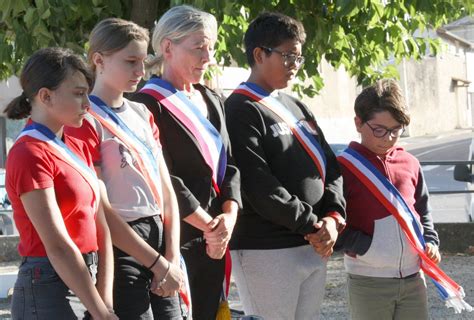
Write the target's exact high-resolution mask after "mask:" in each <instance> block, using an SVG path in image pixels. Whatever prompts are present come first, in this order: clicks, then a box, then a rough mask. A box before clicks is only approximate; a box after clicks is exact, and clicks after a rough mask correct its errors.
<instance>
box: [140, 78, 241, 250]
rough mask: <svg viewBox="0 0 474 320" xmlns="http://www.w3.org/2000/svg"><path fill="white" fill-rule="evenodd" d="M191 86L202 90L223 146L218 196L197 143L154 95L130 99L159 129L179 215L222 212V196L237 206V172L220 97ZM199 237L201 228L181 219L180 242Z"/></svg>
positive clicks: (196, 87) (198, 88)
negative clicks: (147, 112) (222, 173)
mask: <svg viewBox="0 0 474 320" xmlns="http://www.w3.org/2000/svg"><path fill="white" fill-rule="evenodd" d="M194 87H195V89H197V90H199V91H200V92H201V93H202V95H203V97H204V100H205V101H206V103H207V107H208V113H209V116H208V119H209V121H210V122H211V123H212V124H213V125H214V127H215V128H216V129H217V131H219V133H220V135H221V137H222V140H223V143H224V146H225V148H226V150H227V168H226V173H225V178H224V181H223V182H222V185H221V186H220V192H221V194H220V196H219V197H218V196H217V194H216V192H215V190H214V188H213V187H212V175H211V169H210V168H209V167H208V165H207V164H206V163H205V161H204V158H203V157H202V155H201V152H200V151H199V145H198V143H197V141H196V139H195V138H194V137H193V135H192V134H191V133H190V132H189V131H188V129H186V127H185V126H184V125H183V124H182V123H181V122H179V120H178V119H177V118H176V117H174V116H173V115H172V114H171V113H170V112H169V111H168V110H167V109H166V108H165V107H164V106H162V105H161V104H160V103H159V102H158V101H157V100H156V99H155V98H154V97H152V96H150V95H148V94H146V93H137V94H135V95H133V96H132V100H134V101H138V102H141V103H143V104H145V105H146V106H147V107H148V109H149V110H150V111H151V112H152V113H153V116H154V118H155V123H156V124H157V126H158V128H159V130H160V142H161V145H162V147H163V154H164V158H165V160H166V164H167V166H168V170H169V172H170V176H171V181H172V183H173V187H174V190H175V192H176V196H177V198H178V204H179V211H180V216H181V219H183V218H185V217H187V216H188V215H190V214H191V213H193V212H194V211H196V209H197V208H198V207H199V206H201V207H202V208H203V209H204V210H205V211H207V212H208V213H209V214H210V215H211V216H213V217H215V216H217V215H219V214H221V213H222V203H223V202H225V201H226V200H235V201H236V202H238V203H239V206H241V197H240V174H239V170H238V169H237V167H236V166H235V164H234V160H233V158H232V155H231V150H230V142H229V136H228V134H227V129H226V126H225V116H224V111H223V104H222V101H221V100H220V98H219V96H218V95H217V94H216V93H215V92H213V91H212V90H210V89H209V88H207V87H205V86H202V85H199V84H198V85H195V86H194ZM199 237H202V231H200V230H198V229H196V228H194V227H193V226H191V225H190V224H188V223H186V222H184V221H182V223H181V244H185V243H187V242H189V241H191V240H193V239H196V238H199Z"/></svg>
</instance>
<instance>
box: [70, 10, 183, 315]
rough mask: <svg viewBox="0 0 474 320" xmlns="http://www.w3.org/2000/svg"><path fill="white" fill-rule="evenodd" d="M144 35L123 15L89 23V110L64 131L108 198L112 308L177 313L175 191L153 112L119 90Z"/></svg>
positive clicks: (130, 86) (131, 82) (136, 72)
mask: <svg viewBox="0 0 474 320" xmlns="http://www.w3.org/2000/svg"><path fill="white" fill-rule="evenodd" d="M148 40H149V38H148V31H147V30H146V29H144V28H141V27H139V26H138V25H136V24H135V23H133V22H129V21H125V20H122V19H117V18H109V19H105V20H103V21H101V22H99V23H98V24H97V25H96V26H95V28H94V29H93V30H92V32H91V35H90V38H89V44H90V48H89V52H88V58H89V62H90V64H91V66H92V69H93V70H94V72H95V83H94V87H93V89H92V92H91V95H90V100H91V112H90V113H91V114H90V116H89V117H88V118H87V119H86V120H87V121H85V122H84V125H83V126H82V127H81V128H80V129H74V130H71V133H73V134H74V135H75V136H77V137H80V138H81V139H83V140H84V141H86V142H87V144H88V146H89V148H90V150H91V153H92V156H93V160H94V164H95V166H96V168H97V171H98V172H99V176H100V177H101V178H102V179H103V180H104V183H105V186H106V189H107V195H108V199H109V200H110V202H109V203H107V204H106V205H105V206H106V210H105V211H106V213H107V219H108V223H109V225H110V229H111V234H112V239H113V244H114V245H115V249H114V258H115V280H114V281H115V282H114V308H115V311H116V313H117V315H118V316H119V317H120V318H121V319H152V318H155V319H158V318H159V319H181V318H182V315H181V308H180V303H179V296H178V291H179V289H180V287H181V284H182V280H183V274H182V272H181V270H180V266H179V265H180V252H179V218H178V206H177V202H176V196H175V194H174V191H173V189H172V186H171V182H170V178H169V173H168V169H167V167H166V164H165V161H164V160H163V155H162V152H161V146H160V144H159V133H158V128H157V127H156V125H155V124H154V121H153V116H152V115H151V113H150V112H149V111H148V110H147V108H146V107H145V106H144V105H142V104H140V103H136V102H132V101H129V100H127V99H126V98H124V97H123V94H124V92H133V91H135V90H136V88H137V85H138V83H139V81H140V80H141V78H142V76H143V75H144V66H143V63H144V60H145V58H146V56H147V47H148ZM125 222H126V223H127V224H128V225H129V226H130V227H128V226H127V225H126V224H125ZM132 230H133V231H134V232H132ZM137 236H138V237H137ZM140 238H141V239H140Z"/></svg>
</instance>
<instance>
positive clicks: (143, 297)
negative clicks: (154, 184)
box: [114, 216, 182, 320]
mask: <svg viewBox="0 0 474 320" xmlns="http://www.w3.org/2000/svg"><path fill="white" fill-rule="evenodd" d="M128 224H129V225H130V226H131V227H132V229H133V230H134V231H135V232H136V233H137V234H138V235H139V236H140V237H141V238H142V239H144V240H145V241H146V242H147V243H148V244H149V245H150V246H152V247H153V248H154V249H155V250H157V251H158V252H160V253H161V254H164V252H165V243H164V240H163V224H162V222H161V219H160V217H158V216H155V217H149V218H141V219H138V220H135V221H132V222H129V223H128ZM114 258H115V278H114V309H115V313H116V314H117V316H118V317H119V318H120V319H126V320H135V319H137V320H153V319H155V320H157V319H159V320H162V319H172V320H177V319H182V315H181V308H180V301H179V298H178V297H167V298H162V297H160V296H157V295H155V294H152V293H151V292H150V284H151V280H152V278H153V273H152V272H151V271H149V270H148V269H147V268H146V267H144V266H143V265H142V264H141V263H139V262H138V261H137V260H135V258H133V257H131V256H129V255H128V254H127V253H125V252H123V251H121V250H120V249H118V248H114Z"/></svg>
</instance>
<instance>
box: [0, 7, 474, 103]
mask: <svg viewBox="0 0 474 320" xmlns="http://www.w3.org/2000/svg"><path fill="white" fill-rule="evenodd" d="M147 1H156V0H147ZM133 3H134V1H132V0H0V78H2V79H4V78H7V77H9V76H10V75H11V74H14V73H18V72H19V69H20V68H21V67H22V65H23V63H24V60H25V59H26V58H27V57H28V56H29V55H31V53H33V52H34V51H35V50H37V49H39V48H43V47H46V46H64V47H68V48H71V49H73V50H75V51H76V52H79V53H84V51H85V47H86V45H87V43H86V41H87V37H88V34H89V32H90V31H91V30H92V28H93V26H94V25H95V24H96V23H97V22H98V21H100V20H101V19H103V18H105V17H110V16H118V17H122V18H124V19H127V18H128V17H129V16H130V11H131V6H132V5H133ZM180 4H191V5H194V6H196V7H198V8H201V9H203V10H205V11H208V12H211V13H212V14H214V15H215V16H216V18H217V20H218V22H219V35H218V43H217V44H216V58H217V60H218V61H221V62H223V63H224V64H225V65H230V64H237V65H239V66H246V58H245V53H244V48H243V36H244V33H245V31H246V30H247V27H248V25H249V23H250V21H251V20H252V19H254V18H255V17H256V16H257V15H258V14H259V13H260V12H262V11H280V12H282V13H285V14H287V15H289V16H292V17H295V18H297V19H298V20H300V21H301V22H302V23H303V25H304V27H305V30H306V33H307V40H306V43H305V45H304V47H303V54H304V56H305V58H306V62H305V64H304V66H303V69H302V70H300V72H299V73H298V77H299V78H300V79H303V80H304V79H308V78H310V79H311V80H312V81H310V83H311V85H308V86H303V85H299V86H297V87H296V91H297V92H298V93H299V94H301V95H303V94H305V95H309V96H312V95H314V94H316V93H317V92H318V91H319V90H320V89H321V88H322V87H323V85H324V84H323V78H322V77H321V75H320V74H319V69H318V66H319V65H320V62H321V61H322V59H326V60H327V61H328V62H329V63H330V64H331V65H332V66H334V67H335V68H339V67H344V68H345V70H346V71H347V72H348V73H349V74H350V75H351V76H354V77H356V78H357V80H358V82H359V83H360V84H369V83H371V82H373V81H374V80H375V79H379V78H381V77H396V76H397V73H396V68H395V67H394V65H393V64H391V63H388V62H387V61H388V60H390V61H392V62H395V63H396V62H398V61H401V59H403V58H414V59H421V58H422V57H423V55H425V54H437V53H438V52H439V51H440V50H441V49H440V48H441V46H440V42H439V41H438V40H435V39H430V38H423V37H422V36H421V35H422V34H424V33H425V31H426V30H429V29H433V28H437V27H439V26H441V25H442V24H445V23H447V22H450V21H453V20H455V19H458V18H460V17H462V16H465V15H466V14H472V12H473V10H474V2H473V1H472V0H437V1H433V0H397V1H395V0H388V1H382V0H270V1H254V0H168V1H165V0H162V1H160V8H161V9H160V10H164V9H166V8H167V7H168V6H173V5H180ZM144 7H146V6H144ZM157 18H159V15H157ZM301 83H303V82H301ZM304 83H308V82H304Z"/></svg>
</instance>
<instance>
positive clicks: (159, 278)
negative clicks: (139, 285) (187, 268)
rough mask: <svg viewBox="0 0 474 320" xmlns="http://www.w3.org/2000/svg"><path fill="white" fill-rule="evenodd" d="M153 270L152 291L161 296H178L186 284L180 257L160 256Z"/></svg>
mask: <svg viewBox="0 0 474 320" xmlns="http://www.w3.org/2000/svg"><path fill="white" fill-rule="evenodd" d="M151 271H152V272H153V280H152V281H151V285H150V291H151V292H152V293H154V294H156V295H158V296H161V297H172V296H176V295H177V294H178V292H179V291H180V289H181V288H182V286H183V285H184V277H185V276H184V273H183V271H182V270H181V267H180V265H179V257H177V258H176V259H174V258H169V259H168V258H167V259H165V257H162V258H160V261H159V263H157V264H156V265H155V266H154V267H153V268H152V269H151Z"/></svg>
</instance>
